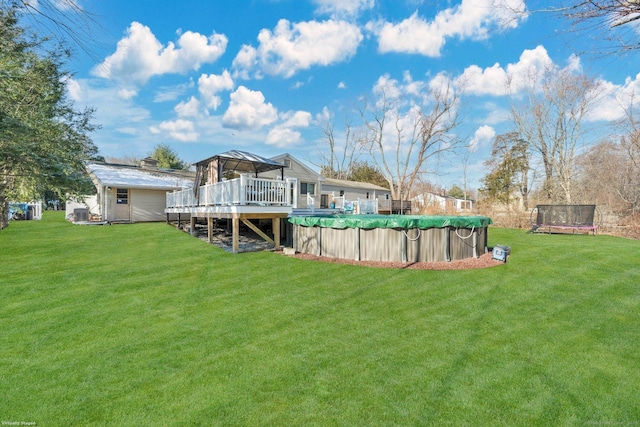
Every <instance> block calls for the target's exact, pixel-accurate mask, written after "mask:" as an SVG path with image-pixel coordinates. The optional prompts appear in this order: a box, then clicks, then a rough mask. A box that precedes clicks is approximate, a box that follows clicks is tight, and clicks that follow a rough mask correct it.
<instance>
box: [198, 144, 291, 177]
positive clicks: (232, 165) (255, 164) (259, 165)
mask: <svg viewBox="0 0 640 427" xmlns="http://www.w3.org/2000/svg"><path fill="white" fill-rule="evenodd" d="M214 160H218V162H219V163H220V165H222V169H223V170H229V171H236V172H251V173H255V174H258V173H260V172H267V171H271V170H276V169H283V168H284V167H285V165H283V164H281V163H278V162H276V161H274V160H271V159H267V158H266V157H262V156H259V155H257V154H253V153H248V152H246V151H240V150H231V151H227V152H225V153H221V154H216V155H215V156H212V157H209V158H207V159H204V160H200V161H199V162H197V163H196V166H197V167H198V168H201V167H207V166H209V164H210V163H211V162H213V161H214Z"/></svg>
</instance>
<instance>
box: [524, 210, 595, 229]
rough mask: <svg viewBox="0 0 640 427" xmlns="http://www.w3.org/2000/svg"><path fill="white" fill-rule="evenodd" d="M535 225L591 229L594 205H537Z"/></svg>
mask: <svg viewBox="0 0 640 427" xmlns="http://www.w3.org/2000/svg"><path fill="white" fill-rule="evenodd" d="M536 209H537V210H538V214H537V216H536V225H538V226H540V225H549V226H558V227H562V226H564V227H581V226H586V227H592V226H593V225H594V224H593V221H594V216H595V212H596V205H538V206H536Z"/></svg>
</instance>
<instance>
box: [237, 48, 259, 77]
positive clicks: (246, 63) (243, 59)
mask: <svg viewBox="0 0 640 427" xmlns="http://www.w3.org/2000/svg"><path fill="white" fill-rule="evenodd" d="M257 64H258V51H257V50H256V48H255V47H253V46H250V45H246V44H244V45H242V47H241V48H240V51H239V52H238V54H237V55H236V57H235V58H233V62H232V64H231V66H232V68H233V70H234V71H233V77H234V78H240V79H244V80H248V79H249V78H250V77H249V71H251V70H253V69H254V68H256V66H257Z"/></svg>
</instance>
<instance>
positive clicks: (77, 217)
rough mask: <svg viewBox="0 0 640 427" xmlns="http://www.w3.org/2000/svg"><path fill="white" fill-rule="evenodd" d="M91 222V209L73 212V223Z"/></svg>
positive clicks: (77, 209) (78, 209) (80, 209)
mask: <svg viewBox="0 0 640 427" xmlns="http://www.w3.org/2000/svg"><path fill="white" fill-rule="evenodd" d="M87 221H89V209H86V208H76V209H74V210H73V222H87Z"/></svg>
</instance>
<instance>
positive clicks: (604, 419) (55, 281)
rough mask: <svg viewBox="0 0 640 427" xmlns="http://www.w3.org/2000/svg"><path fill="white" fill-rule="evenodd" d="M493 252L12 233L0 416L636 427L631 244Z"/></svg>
mask: <svg viewBox="0 0 640 427" xmlns="http://www.w3.org/2000/svg"><path fill="white" fill-rule="evenodd" d="M489 244H490V246H492V245H495V244H506V245H509V246H511V247H512V256H511V257H510V258H509V262H507V263H506V264H504V265H500V266H498V267H493V268H490V269H483V270H469V271H418V270H391V269H373V268H367V267H357V266H347V265H337V264H325V263H319V262H313V261H303V260H298V259H292V258H289V257H286V256H283V255H280V254H274V253H269V252H262V253H247V254H239V255H232V254H228V253H226V252H224V251H223V250H221V249H218V248H216V247H214V246H211V245H208V244H206V243H204V242H202V241H200V240H198V239H195V238H192V237H190V236H188V235H187V234H184V233H181V232H179V231H177V230H175V229H174V228H172V227H169V226H167V225H165V224H134V225H119V226H116V225H114V226H95V227H87V226H74V225H71V224H69V223H67V222H65V221H64V219H63V214H62V213H46V214H45V218H44V219H43V220H42V221H28V222H27V221H25V222H12V223H11V225H10V227H9V228H8V229H6V230H3V231H0V421H2V422H3V424H4V425H6V423H9V422H21V423H37V425H38V426H49V425H51V426H63V425H64V426H81V425H91V426H94V425H109V426H111V425H118V426H133V425H137V426H164V425H184V426H193V425H203V426H210V425H219V426H233V425H243V426H255V425H274V426H276V425H277V426H281V425H296V426H314V425H317V426H325V425H329V426H334V425H341V426H354V425H371V426H382V425H478V426H484V425H487V426H489V425H490V426H503V425H516V426H518V425H519V426H535V425H539V426H549V425H640V398H639V397H638V396H639V393H640V242H639V241H632V240H624V239H620V238H615V237H611V236H604V235H599V236H587V235H575V236H566V235H532V234H527V233H525V232H524V231H522V230H507V229H497V228H491V229H490V231H489ZM23 425H24V424H23Z"/></svg>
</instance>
